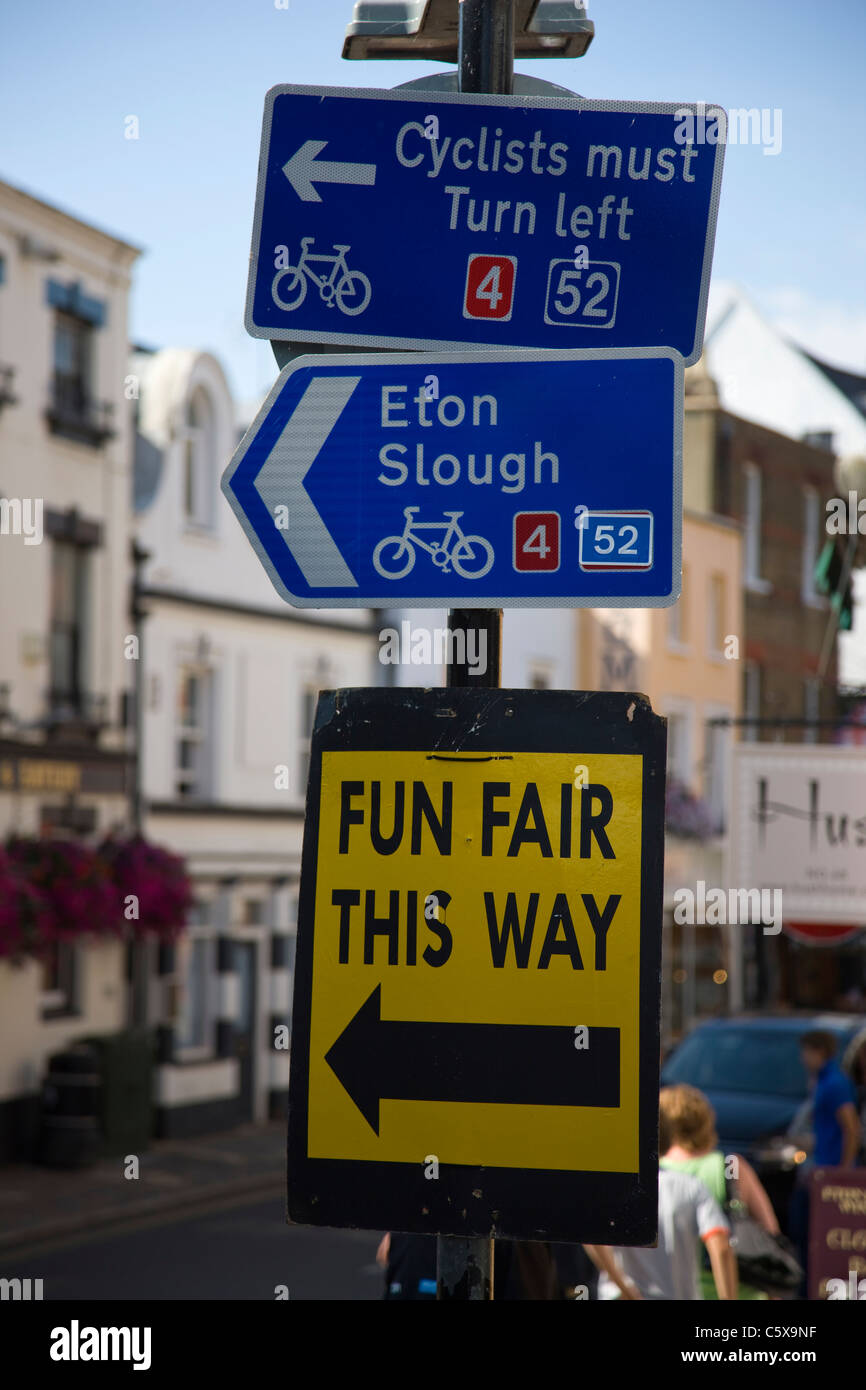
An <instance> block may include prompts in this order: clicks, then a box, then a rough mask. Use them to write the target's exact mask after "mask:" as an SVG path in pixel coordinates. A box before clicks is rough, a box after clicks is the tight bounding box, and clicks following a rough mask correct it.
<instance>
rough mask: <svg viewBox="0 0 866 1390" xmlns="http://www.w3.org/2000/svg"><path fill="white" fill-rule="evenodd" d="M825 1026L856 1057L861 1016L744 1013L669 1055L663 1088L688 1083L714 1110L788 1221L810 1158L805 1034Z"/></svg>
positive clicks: (724, 1143) (731, 1146) (842, 1054)
mask: <svg viewBox="0 0 866 1390" xmlns="http://www.w3.org/2000/svg"><path fill="white" fill-rule="evenodd" d="M813 1028H824V1029H826V1030H827V1031H829V1032H831V1033H834V1034H835V1035H836V1037H837V1038H838V1039H839V1049H838V1053H837V1057H838V1059H839V1061H840V1062H842V1063H843V1064H844V1063H845V1062H848V1063H849V1065H850V1061H851V1059H852V1058H853V1053H854V1051H855V1049H853V1048H852V1047H851V1044H852V1043H853V1041H854V1039H855V1037H856V1036H857V1035H858V1034H859V1033H861V1032H862V1031H863V1028H864V1020H863V1017H862V1015H854V1014H786V1015H785V1016H783V1017H773V1016H769V1015H745V1014H743V1015H739V1016H737V1017H735V1018H719V1019H711V1020H708V1021H707V1022H706V1023H701V1024H699V1025H698V1026H697V1027H696V1028H695V1029H694V1030H693V1031H692V1032H691V1033H689V1034H688V1036H687V1037H685V1038H684V1039H683V1040H682V1042H681V1043H679V1045H678V1046H677V1047H676V1048H675V1049H674V1050H673V1052H671V1053H670V1054H669V1056H668V1057H667V1058H666V1060H665V1063H664V1066H663V1067H662V1073H661V1080H662V1085H663V1086H673V1085H675V1084H676V1083H678V1082H687V1083H688V1084H689V1085H691V1086H697V1087H699V1089H700V1090H701V1091H703V1092H704V1094H705V1095H706V1096H707V1099H708V1100H709V1102H710V1104H711V1105H712V1107H713V1109H714V1110H715V1112H716V1127H717V1130H718V1135H719V1143H720V1145H721V1147H722V1148H723V1149H724V1150H725V1152H726V1153H739V1154H742V1155H743V1157H744V1158H747V1159H748V1160H749V1162H750V1163H751V1164H752V1165H753V1166H754V1167H755V1169H756V1170H757V1172H758V1174H759V1176H760V1178H761V1180H762V1182H763V1183H764V1186H765V1187H766V1189H767V1192H768V1193H769V1195H770V1198H771V1200H772V1202H773V1205H774V1206H775V1208H776V1213H777V1215H778V1217H779V1220H780V1222H782V1224H783V1225H784V1224H785V1219H786V1215H787V1206H788V1199H789V1197H790V1192H791V1188H792V1186H793V1182H794V1173H795V1170H796V1169H797V1167H798V1166H799V1164H800V1163H803V1162H805V1160H806V1158H807V1157H808V1148H807V1145H808V1142H809V1133H808V1131H809V1128H810V1115H809V1106H808V1101H809V1090H808V1077H807V1075H806V1071H805V1069H804V1067H803V1064H802V1062H801V1060H800V1038H801V1036H802V1034H803V1033H806V1032H808V1031H809V1030H810V1029H813Z"/></svg>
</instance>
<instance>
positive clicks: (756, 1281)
mask: <svg viewBox="0 0 866 1390" xmlns="http://www.w3.org/2000/svg"><path fill="white" fill-rule="evenodd" d="M725 1186H726V1189H727V1193H728V1200H727V1203H726V1207H727V1215H728V1219H729V1221H730V1224H731V1236H730V1241H731V1249H732V1250H733V1252H734V1254H735V1255H736V1257H737V1270H738V1272H739V1276H740V1279H741V1280H742V1281H743V1283H744V1284H752V1285H753V1286H754V1287H755V1288H756V1289H762V1290H764V1292H766V1293H790V1292H792V1291H793V1290H795V1289H797V1288H799V1286H800V1281H801V1279H802V1277H803V1271H802V1269H801V1267H800V1261H799V1260H798V1259H797V1255H796V1252H795V1250H794V1247H793V1245H792V1244H791V1242H790V1241H789V1240H787V1239H786V1237H785V1236H783V1235H773V1234H772V1233H771V1232H770V1231H767V1230H765V1229H764V1227H763V1226H762V1225H760V1223H759V1222H757V1221H755V1219H754V1218H753V1217H752V1216H750V1215H749V1210H748V1207H747V1206H746V1204H745V1203H744V1202H743V1201H742V1199H741V1198H740V1195H739V1188H738V1186H737V1183H736V1181H735V1180H733V1179H731V1178H728V1179H726V1182H725Z"/></svg>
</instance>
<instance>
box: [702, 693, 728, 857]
mask: <svg viewBox="0 0 866 1390" xmlns="http://www.w3.org/2000/svg"><path fill="white" fill-rule="evenodd" d="M726 713H727V711H723V710H721V709H718V710H716V709H708V710H707V719H708V720H710V719H717V718H723V717H724V715H725V714H726ZM730 745H731V731H730V729H729V728H726V727H725V726H724V725H720V724H710V723H708V724H707V730H706V752H705V763H704V800H705V802H706V804H707V808H708V810H709V813H710V816H711V818H712V823H713V829H714V830H715V832H716V834H717V835H721V834H722V833H723V831H724V828H725V822H726V820H727V814H728V759H729V757H730Z"/></svg>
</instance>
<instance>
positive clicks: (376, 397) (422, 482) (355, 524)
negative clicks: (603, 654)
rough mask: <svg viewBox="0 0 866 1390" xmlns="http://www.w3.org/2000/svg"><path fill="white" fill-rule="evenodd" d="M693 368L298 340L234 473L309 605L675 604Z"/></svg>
mask: <svg viewBox="0 0 866 1390" xmlns="http://www.w3.org/2000/svg"><path fill="white" fill-rule="evenodd" d="M683 371H684V368H683V359H682V357H681V356H680V354H679V353H677V352H675V351H673V350H672V349H669V348H638V349H633V348H630V349H625V348H606V349H601V350H598V351H596V352H588V351H586V350H571V351H567V352H550V351H537V352H526V351H520V352H513V351H510V352H493V351H490V350H487V351H484V350H475V351H473V352H466V353H440V354H428V353H424V354H421V353H417V354H416V353H377V354H365V355H362V356H355V355H354V354H347V355H345V356H343V355H340V356H327V355H325V356H311V357H300V358H297V359H295V360H294V361H293V362H292V363H290V364H289V366H287V367H285V368H284V369H283V371H282V372H281V373H280V376H279V378H278V380H277V382H276V383H275V385H274V387H273V389H272V390H271V392H270V394H269V396H268V397H267V399H266V401H265V402H264V404H263V405H262V408H261V410H260V411H259V414H258V416H257V417H256V419H255V420H254V421H253V423H252V425H251V426H250V428H249V429H248V430H247V432H246V434H245V435H244V438H243V439H242V440H241V442H240V444H239V445H238V448H237V450H236V452H235V454H234V456H233V458H232V460H231V462H230V464H229V466H228V468H227V469H226V471H225V474H224V475H223V479H222V490H223V492H224V493H225V495H226V497H227V499H228V501H229V503H230V505H231V506H232V508H233V510H234V512H235V514H236V516H237V517H238V520H239V521H240V523H241V526H242V527H243V529H244V531H245V532H246V534H247V536H248V538H249V539H250V541H251V542H252V545H253V547H254V549H255V550H256V552H257V554H258V555H259V557H260V559H261V560H262V563H263V564H264V566H265V569H266V570H267V572H268V574H269V576H270V578H271V580H272V582H273V584H274V586H275V588H276V589H277V591H278V593H280V594H281V595H282V597H283V598H285V599H287V600H288V602H289V603H292V604H294V605H295V606H297V607H302V608H303V607H318V608H327V607H340V608H347V607H368V606H373V607H388V606H392V605H393V606H398V605H417V606H426V607H449V606H453V607H465V606H469V605H471V606H473V607H490V608H502V607H517V606H520V607H533V606H550V607H556V606H569V607H596V606H605V607H617V606H628V607H642V606H644V607H666V606H668V605H669V604H671V603H674V602H675V601H676V599H677V597H678V596H679V590H680V560H681V539H682V415H683Z"/></svg>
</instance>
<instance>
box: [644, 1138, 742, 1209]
mask: <svg viewBox="0 0 866 1390" xmlns="http://www.w3.org/2000/svg"><path fill="white" fill-rule="evenodd" d="M659 1167H660V1168H673V1169H674V1170H675V1171H676V1172H678V1173H692V1174H693V1175H694V1176H695V1177H696V1178H700V1180H701V1182H702V1183H703V1184H704V1186H705V1187H708V1188H709V1190H710V1192H711V1193H712V1195H713V1196H714V1197H715V1199H716V1201H717V1202H718V1204H719V1206H720V1207H721V1208H722V1209H723V1210H724V1208H725V1205H726V1203H727V1192H726V1189H725V1155H724V1154H723V1153H722V1151H721V1149H714V1150H713V1151H712V1153H708V1154H701V1155H700V1157H695V1158H676V1159H673V1158H663V1159H661V1161H660V1163H659Z"/></svg>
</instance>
